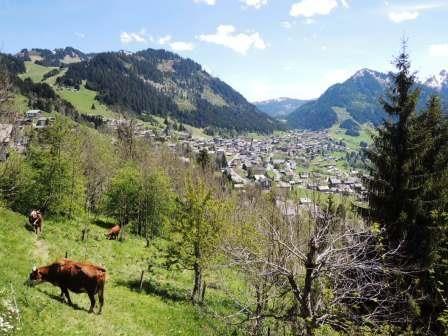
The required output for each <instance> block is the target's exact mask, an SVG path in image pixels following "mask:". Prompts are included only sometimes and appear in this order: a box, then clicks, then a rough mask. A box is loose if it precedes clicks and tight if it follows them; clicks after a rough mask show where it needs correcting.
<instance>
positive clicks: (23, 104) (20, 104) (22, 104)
mask: <svg viewBox="0 0 448 336" xmlns="http://www.w3.org/2000/svg"><path fill="white" fill-rule="evenodd" d="M12 104H13V106H14V108H15V109H16V111H17V112H19V113H20V114H23V115H24V114H25V112H26V111H28V110H29V108H28V98H26V97H25V96H23V95H21V94H19V93H17V94H15V95H14V100H13V102H12Z"/></svg>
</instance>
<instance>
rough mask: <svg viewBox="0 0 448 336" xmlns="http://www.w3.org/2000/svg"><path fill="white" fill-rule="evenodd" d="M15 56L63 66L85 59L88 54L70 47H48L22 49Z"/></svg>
mask: <svg viewBox="0 0 448 336" xmlns="http://www.w3.org/2000/svg"><path fill="white" fill-rule="evenodd" d="M16 57H17V58H19V59H21V60H23V61H33V62H35V63H36V64H39V65H43V66H48V67H50V66H52V67H58V66H64V65H67V64H72V63H78V62H82V61H86V60H88V59H89V56H88V55H86V54H84V53H83V52H82V51H79V50H77V49H75V48H72V47H66V48H58V49H54V50H49V49H38V48H33V49H30V50H28V49H22V50H21V51H20V52H19V53H17V54H16Z"/></svg>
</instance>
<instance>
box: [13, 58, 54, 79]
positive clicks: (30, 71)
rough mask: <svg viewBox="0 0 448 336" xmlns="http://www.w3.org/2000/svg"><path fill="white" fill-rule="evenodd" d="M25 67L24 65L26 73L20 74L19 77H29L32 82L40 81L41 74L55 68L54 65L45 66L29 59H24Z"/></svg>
mask: <svg viewBox="0 0 448 336" xmlns="http://www.w3.org/2000/svg"><path fill="white" fill-rule="evenodd" d="M25 67H26V73H24V74H20V75H19V77H20V78H22V79H25V78H31V80H32V81H33V82H40V81H42V78H43V76H44V75H45V74H46V73H47V72H49V71H51V70H53V69H57V68H55V67H45V66H42V65H39V64H36V63H34V62H31V61H26V62H25Z"/></svg>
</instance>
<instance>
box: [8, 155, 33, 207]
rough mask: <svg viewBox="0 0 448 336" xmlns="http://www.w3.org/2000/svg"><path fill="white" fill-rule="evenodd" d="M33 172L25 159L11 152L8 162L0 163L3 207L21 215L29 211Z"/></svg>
mask: <svg viewBox="0 0 448 336" xmlns="http://www.w3.org/2000/svg"><path fill="white" fill-rule="evenodd" d="M32 178H33V171H32V170H31V167H30V166H29V164H28V163H27V162H26V161H25V158H24V157H23V156H22V155H20V154H18V153H16V152H11V153H10V155H9V157H8V160H6V161H4V162H0V199H1V201H3V202H4V205H6V206H8V207H10V208H12V209H13V210H15V211H19V212H21V213H27V212H28V211H29V205H30V203H31V202H30V196H31V195H32V194H33V190H32V181H33V180H32Z"/></svg>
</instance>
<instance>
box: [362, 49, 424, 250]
mask: <svg viewBox="0 0 448 336" xmlns="http://www.w3.org/2000/svg"><path fill="white" fill-rule="evenodd" d="M395 66H396V67H397V70H398V72H397V73H396V74H394V76H393V82H392V83H391V87H390V89H389V93H388V95H387V97H386V99H383V100H382V103H383V107H384V110H385V111H386V113H387V114H388V115H389V119H388V120H387V121H385V122H384V124H383V125H382V127H380V128H378V134H377V135H376V136H374V138H373V146H372V149H371V150H370V151H369V152H368V157H369V159H370V161H371V162H372V172H371V173H372V177H373V179H372V182H371V183H370V185H369V202H370V207H371V210H372V216H373V218H374V219H375V220H376V221H377V222H379V224H380V226H381V227H382V229H383V232H384V240H385V244H386V245H387V247H388V248H396V247H397V246H398V245H399V244H400V242H402V241H403V240H406V241H407V242H408V243H409V244H411V243H410V242H411V241H414V239H415V238H416V237H413V234H414V228H415V224H416V223H415V219H416V212H415V210H416V207H415V206H416V203H418V198H419V195H420V191H421V190H420V189H421V185H420V184H419V183H418V182H419V180H420V179H418V177H417V176H416V166H417V164H418V162H419V160H420V157H421V151H422V148H421V147H422V146H421V144H419V143H418V142H417V141H416V140H417V138H418V135H417V134H415V130H414V128H413V124H414V123H415V120H416V106H417V102H418V98H419V94H420V92H419V90H418V89H415V88H414V87H415V81H416V79H415V74H414V73H412V72H411V70H410V68H411V64H410V61H409V55H408V53H407V51H406V45H403V50H402V52H401V53H400V55H399V56H398V57H397V58H396V60H395ZM408 249H411V246H409V247H408Z"/></svg>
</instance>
